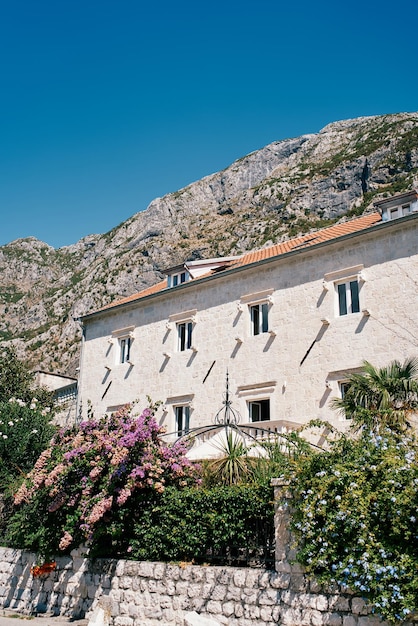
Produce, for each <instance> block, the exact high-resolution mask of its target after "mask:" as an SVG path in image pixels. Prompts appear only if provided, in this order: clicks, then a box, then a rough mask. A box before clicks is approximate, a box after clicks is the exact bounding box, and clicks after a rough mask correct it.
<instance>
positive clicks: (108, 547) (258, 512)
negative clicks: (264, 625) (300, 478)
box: [91, 485, 274, 565]
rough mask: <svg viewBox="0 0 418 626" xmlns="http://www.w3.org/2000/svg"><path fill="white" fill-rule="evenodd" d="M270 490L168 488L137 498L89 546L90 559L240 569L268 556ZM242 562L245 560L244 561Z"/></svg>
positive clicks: (270, 542)
mask: <svg viewBox="0 0 418 626" xmlns="http://www.w3.org/2000/svg"><path fill="white" fill-rule="evenodd" d="M273 517H274V509H273V492H272V489H271V487H260V486H249V485H243V486H233V487H223V486H218V487H213V488H211V489H204V488H187V489H182V490H179V489H177V488H175V487H167V488H166V489H165V491H164V492H163V493H161V494H158V493H152V494H151V493H139V494H138V495H137V497H136V498H135V499H133V500H132V502H131V503H130V506H129V507H128V508H124V509H120V510H119V511H117V512H115V514H114V516H113V518H112V520H110V521H109V523H108V524H107V525H106V526H104V525H103V526H102V527H101V532H100V533H97V536H96V538H95V541H94V543H93V544H92V546H91V554H92V556H100V557H115V556H123V558H132V559H137V560H151V561H155V560H157V561H159V560H162V561H190V562H194V563H205V562H219V563H222V564H223V563H225V564H230V565H238V564H240V565H242V564H246V563H248V562H252V561H254V560H256V561H259V562H260V563H263V562H264V563H265V562H266V557H267V560H268V557H271V556H272V555H271V550H272V546H273V538H274V525H273V521H274V520H273ZM243 560H244V561H243Z"/></svg>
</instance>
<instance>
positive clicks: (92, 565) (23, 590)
mask: <svg viewBox="0 0 418 626" xmlns="http://www.w3.org/2000/svg"><path fill="white" fill-rule="evenodd" d="M273 484H274V488H275V501H276V516H275V525H276V571H266V570H264V569H252V568H235V567H222V566H198V565H191V564H188V563H184V564H171V563H159V562H158V563H151V562H146V561H125V560H111V559H89V558H87V555H86V554H85V553H83V551H82V550H77V551H73V552H72V553H71V556H68V557H60V558H57V560H56V562H57V568H56V570H55V571H53V572H52V573H50V574H49V575H47V576H45V577H42V578H36V577H35V578H34V577H33V576H32V574H31V567H32V566H33V565H35V564H36V555H34V554H31V553H28V552H23V551H20V550H15V549H11V548H0V607H3V609H9V610H15V611H18V612H20V613H25V614H39V613H46V614H50V615H51V614H52V615H61V616H66V617H69V618H72V619H81V618H88V619H89V618H91V617H92V616H93V613H97V611H96V609H102V610H103V611H102V612H104V613H103V614H104V615H105V616H106V624H109V626H154V625H157V624H158V625H160V626H161V624H162V625H167V626H184V625H185V624H190V623H191V622H190V621H189V616H190V615H191V613H193V614H197V618H198V621H196V622H193V623H196V624H203V623H205V624H208V626H216V625H219V624H227V625H228V626H261V625H266V626H274V625H277V626H377V625H379V626H389V624H388V623H387V622H382V621H381V620H379V619H378V618H377V617H376V616H374V615H372V614H371V609H370V607H368V606H367V605H366V603H365V602H364V600H362V599H361V598H359V597H356V596H354V595H353V594H352V593H350V591H349V590H348V589H340V588H337V587H335V588H328V589H325V588H323V587H321V586H320V585H319V584H318V583H317V582H315V581H314V580H310V579H309V578H308V577H307V576H306V575H305V574H304V572H303V570H302V568H301V567H300V566H298V565H296V564H294V563H293V558H294V550H293V548H292V538H291V536H290V533H289V510H290V509H289V500H287V498H286V497H285V496H286V484H285V483H282V482H280V480H275V481H273ZM199 620H200V621H199ZM91 621H92V625H91V626H94V625H93V622H94V624H96V623H95V620H94V619H92V620H91ZM96 626H97V625H96ZM101 626H104V625H103V624H102V625H101ZM403 626H412V623H410V622H405V623H404V624H403Z"/></svg>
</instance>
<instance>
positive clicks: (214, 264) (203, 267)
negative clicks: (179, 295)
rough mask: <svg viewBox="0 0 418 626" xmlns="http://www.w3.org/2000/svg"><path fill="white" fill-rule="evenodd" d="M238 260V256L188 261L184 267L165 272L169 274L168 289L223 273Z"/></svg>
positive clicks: (172, 268)
mask: <svg viewBox="0 0 418 626" xmlns="http://www.w3.org/2000/svg"><path fill="white" fill-rule="evenodd" d="M238 258H239V257H237V256H228V257H218V258H216V259H203V260H198V261H186V263H184V264H183V265H176V266H175V267H170V268H169V269H168V270H166V271H165V274H167V287H177V286H178V285H181V284H182V283H186V282H188V281H189V280H193V278H200V277H201V276H204V275H205V274H211V273H214V272H221V271H222V270H224V269H226V268H227V267H228V265H229V264H230V263H231V262H232V261H236V259H238Z"/></svg>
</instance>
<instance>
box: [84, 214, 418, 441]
mask: <svg viewBox="0 0 418 626" xmlns="http://www.w3.org/2000/svg"><path fill="white" fill-rule="evenodd" d="M312 236H315V233H313V234H312ZM417 240H418V214H416V213H414V214H411V215H409V216H407V217H404V218H402V219H398V220H393V221H391V222H386V223H379V224H377V225H374V226H373V227H372V228H367V229H366V230H364V231H361V232H357V233H354V234H350V235H346V236H341V237H339V238H337V239H334V240H331V241H327V242H325V243H320V244H317V245H310V246H309V247H307V248H301V249H295V250H292V251H290V252H289V253H287V254H281V255H279V256H276V257H274V258H270V259H267V260H265V261H263V262H258V263H252V264H251V263H250V264H247V265H245V266H243V267H238V268H236V269H234V270H229V271H228V270H227V271H224V272H222V271H221V272H218V273H216V274H214V275H212V276H209V277H206V278H205V277H203V278H199V279H198V280H196V281H190V282H187V283H184V284H181V285H178V286H177V287H175V288H171V289H165V290H162V291H161V290H160V291H157V292H156V293H151V294H149V295H146V296H144V297H142V298H140V299H137V300H133V301H131V302H129V299H127V300H128V301H127V302H126V303H125V304H122V305H119V306H113V307H110V308H108V309H105V310H103V311H102V312H97V313H95V314H93V315H90V316H85V317H84V318H83V325H84V341H83V348H82V358H81V372H80V385H79V412H80V414H81V416H82V417H83V418H84V419H85V418H86V417H87V415H88V407H89V403H91V407H92V409H93V412H94V414H95V416H96V417H99V416H101V415H103V414H104V413H106V412H109V411H112V410H114V409H115V408H116V407H118V406H120V405H122V404H124V403H126V402H130V401H133V400H136V399H139V400H140V403H141V405H142V406H144V405H146V397H147V396H150V397H151V398H152V400H153V401H161V402H162V405H161V407H160V409H159V412H158V414H157V418H158V419H159V421H160V422H161V423H162V424H164V425H165V426H166V427H167V431H168V432H173V431H176V430H177V425H176V407H179V406H180V407H183V406H184V407H187V411H188V417H189V416H190V427H197V426H203V425H207V424H211V423H212V422H213V416H214V415H215V413H216V412H217V411H218V410H219V409H220V408H221V407H222V400H223V392H224V389H225V377H226V372H227V371H228V372H229V379H230V389H231V394H232V401H233V408H234V409H235V410H236V411H238V412H239V413H240V415H241V422H243V423H245V422H249V421H250V418H249V409H250V406H251V404H254V403H255V404H257V403H258V404H259V405H260V406H261V404H260V403H263V402H265V401H267V402H268V404H269V424H267V426H268V425H271V426H275V427H277V428H279V429H280V428H282V429H289V428H293V427H294V426H295V424H296V425H300V424H302V423H305V422H306V421H308V420H310V419H316V418H321V419H326V420H329V421H331V422H333V423H334V424H336V425H337V426H338V427H340V428H342V429H344V428H345V426H346V425H347V424H346V422H345V420H344V419H343V418H341V416H339V415H337V414H336V413H335V411H333V410H332V409H331V407H330V399H331V398H333V397H336V396H338V395H339V394H340V392H341V391H340V388H341V383H343V382H344V379H346V378H347V376H348V375H349V374H350V373H351V372H353V371H357V370H358V368H360V366H361V364H362V362H363V360H365V359H367V360H369V361H370V362H372V363H373V364H374V365H376V366H383V365H386V364H387V363H389V362H390V361H391V360H393V359H399V360H401V361H403V360H404V359H405V358H408V357H410V356H414V355H415V354H417V352H418V350H417V342H418V321H417V316H416V310H417V305H418V296H417V278H416V277H417V275H418V254H417ZM350 280H355V281H357V283H358V286H359V300H360V307H359V308H360V310H359V311H358V312H355V313H351V314H346V315H340V314H339V309H338V306H339V305H338V293H337V287H338V284H339V283H341V282H344V281H348V283H347V284H349V281H350ZM259 302H265V303H266V304H267V306H268V318H269V319H268V328H269V332H260V334H258V335H254V334H253V333H252V326H251V319H250V311H251V306H252V305H253V303H259ZM189 321H190V322H191V323H192V325H193V339H192V344H193V345H191V346H190V348H187V349H185V350H183V351H179V350H178V326H179V324H181V323H185V324H187V323H188V322H189ZM124 338H125V339H127V338H128V339H129V341H130V354H129V362H127V361H126V362H124V363H121V362H120V351H121V340H122V339H124ZM264 425H266V424H264Z"/></svg>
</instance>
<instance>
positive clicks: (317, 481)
mask: <svg viewBox="0 0 418 626" xmlns="http://www.w3.org/2000/svg"><path fill="white" fill-rule="evenodd" d="M291 490H292V493H293V506H294V512H293V522H292V527H293V531H294V532H295V534H296V537H297V539H298V541H299V546H300V550H299V553H298V557H297V558H298V560H299V561H300V563H302V564H303V565H304V566H305V567H306V568H307V571H308V572H310V573H311V574H313V575H314V576H315V577H316V578H317V579H319V580H320V581H322V582H325V583H337V584H338V585H342V586H344V587H348V588H350V589H352V590H353V591H354V592H356V593H358V594H359V595H361V596H363V597H364V598H366V599H367V600H368V601H369V602H370V603H371V604H373V607H374V608H373V610H374V611H375V612H376V613H378V614H379V615H381V616H383V617H384V618H385V619H388V620H391V621H394V622H395V621H399V620H402V619H405V618H407V617H408V616H409V615H410V614H411V613H412V612H414V611H416V610H417V607H418V495H417V494H418V443H417V440H416V438H415V437H414V436H413V435H412V434H410V433H408V432H403V433H399V432H398V433H397V432H394V431H392V430H390V429H387V428H386V429H385V428H380V429H379V430H378V431H370V430H369V429H364V430H363V431H362V432H361V434H360V435H359V437H358V438H357V439H350V438H347V437H345V436H342V437H341V438H340V439H339V440H337V441H335V442H334V443H332V444H331V447H330V450H329V451H328V452H325V453H320V454H312V455H310V456H308V457H305V458H304V459H302V458H301V459H300V462H299V464H298V467H297V471H296V473H295V476H294V478H293V480H292V483H291Z"/></svg>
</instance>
